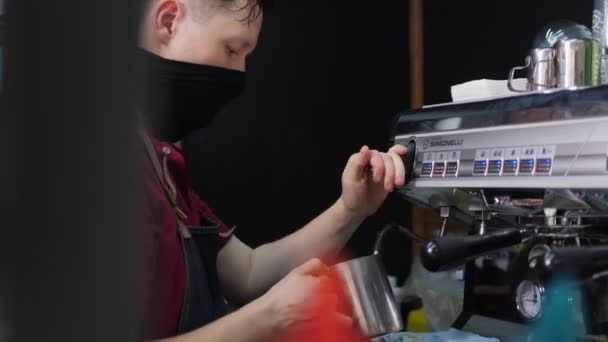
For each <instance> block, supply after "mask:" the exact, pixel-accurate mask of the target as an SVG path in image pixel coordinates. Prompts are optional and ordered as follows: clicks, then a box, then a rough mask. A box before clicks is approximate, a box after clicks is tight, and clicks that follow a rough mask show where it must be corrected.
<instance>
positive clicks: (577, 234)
mask: <svg viewBox="0 0 608 342" xmlns="http://www.w3.org/2000/svg"><path fill="white" fill-rule="evenodd" d="M393 137H394V142H395V143H399V144H402V145H404V146H407V148H408V154H407V155H406V157H405V165H406V170H407V174H408V178H409V182H408V184H407V185H406V186H404V187H403V188H402V189H400V190H399V194H400V195H401V196H402V197H403V198H405V199H406V200H407V201H409V202H411V203H412V204H413V205H415V206H423V207H427V208H433V209H435V210H436V213H437V215H438V216H440V217H441V219H442V222H443V224H441V225H440V226H438V227H437V231H436V234H435V236H436V237H435V238H434V240H432V241H430V240H425V241H424V242H423V246H422V248H421V252H420V260H421V261H422V264H423V265H424V267H425V268H426V269H427V270H428V271H430V272H441V271H446V270H452V269H457V268H460V269H462V270H463V271H464V272H463V274H464V276H463V277H464V296H463V297H464V302H463V305H462V312H461V313H460V316H459V317H458V318H457V319H456V320H455V321H454V323H453V327H454V328H457V329H461V330H464V331H470V332H473V333H476V334H479V335H482V336H487V337H498V338H499V339H500V340H501V341H544V340H548V338H549V336H551V332H554V333H555V332H558V331H559V329H558V328H564V329H566V328H567V329H568V331H569V332H570V333H571V335H570V337H571V338H572V339H574V340H581V341H582V340H591V341H608V87H606V86H601V87H593V88H588V89H582V90H563V91H557V92H551V93H531V94H526V95H521V96H514V97H508V98H499V99H493V100H487V101H477V102H468V103H453V104H446V105H437V106H430V107H425V108H423V109H421V110H415V111H410V112H404V113H400V114H399V115H398V116H397V117H396V122H395V125H394V134H393ZM448 220H458V221H460V222H462V223H464V224H465V226H466V227H470V229H469V231H468V232H466V233H465V234H463V233H456V232H451V231H450V229H449V226H446V224H445V223H446V222H447V221H448ZM561 337H565V335H563V334H562V335H561ZM552 340H559V339H552ZM565 340H570V339H569V338H568V339H565Z"/></svg>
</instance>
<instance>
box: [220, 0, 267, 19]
mask: <svg viewBox="0 0 608 342" xmlns="http://www.w3.org/2000/svg"><path fill="white" fill-rule="evenodd" d="M216 1H220V2H222V4H224V5H226V6H229V5H230V4H232V3H234V2H235V0H216ZM273 2H274V1H273V0H247V4H246V5H245V6H244V7H243V8H247V7H250V11H249V14H248V15H247V16H246V17H245V18H243V20H247V21H250V20H255V19H256V18H257V17H258V16H259V15H260V14H261V13H262V11H264V10H266V9H268V8H270V7H272V4H273Z"/></svg>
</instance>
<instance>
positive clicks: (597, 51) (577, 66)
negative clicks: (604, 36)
mask: <svg viewBox="0 0 608 342" xmlns="http://www.w3.org/2000/svg"><path fill="white" fill-rule="evenodd" d="M555 63H556V69H557V71H556V73H557V87H558V88H577V87H586V86H597V85H599V84H600V76H601V75H600V71H601V45H600V43H599V42H598V41H596V40H591V39H590V40H582V39H567V40H560V41H559V42H557V44H556V45H555Z"/></svg>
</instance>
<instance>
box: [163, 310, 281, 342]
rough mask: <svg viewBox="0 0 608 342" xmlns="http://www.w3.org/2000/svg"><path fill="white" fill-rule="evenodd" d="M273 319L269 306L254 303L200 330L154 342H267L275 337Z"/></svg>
mask: <svg viewBox="0 0 608 342" xmlns="http://www.w3.org/2000/svg"><path fill="white" fill-rule="evenodd" d="M275 316H276V315H275V314H274V313H273V312H272V307H271V305H270V304H268V303H267V302H265V301H262V300H257V301H253V302H251V303H249V304H248V305H246V306H244V307H242V308H241V309H240V310H237V311H235V312H233V313H231V314H229V315H227V316H225V317H223V318H221V319H219V320H217V321H215V322H213V323H210V324H208V325H206V326H204V327H202V328H199V329H196V330H194V331H192V332H189V333H187V334H183V335H179V336H175V337H171V338H167V339H163V340H158V341H157V342H207V341H209V342H212V341H213V342H215V341H243V342H266V341H271V340H273V339H274V338H276V337H277V334H278V333H279V329H278V328H279V323H278V322H277V319H276V318H277V317H275Z"/></svg>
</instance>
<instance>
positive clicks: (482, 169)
mask: <svg viewBox="0 0 608 342" xmlns="http://www.w3.org/2000/svg"><path fill="white" fill-rule="evenodd" d="M487 169H488V161H486V160H476V161H475V164H474V165H473V175H476V176H485V174H486V170H487Z"/></svg>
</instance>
